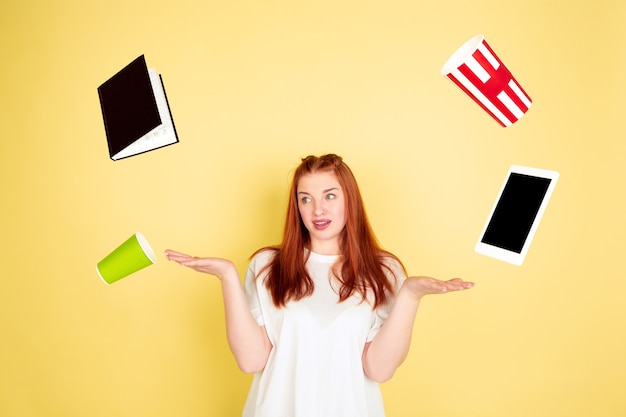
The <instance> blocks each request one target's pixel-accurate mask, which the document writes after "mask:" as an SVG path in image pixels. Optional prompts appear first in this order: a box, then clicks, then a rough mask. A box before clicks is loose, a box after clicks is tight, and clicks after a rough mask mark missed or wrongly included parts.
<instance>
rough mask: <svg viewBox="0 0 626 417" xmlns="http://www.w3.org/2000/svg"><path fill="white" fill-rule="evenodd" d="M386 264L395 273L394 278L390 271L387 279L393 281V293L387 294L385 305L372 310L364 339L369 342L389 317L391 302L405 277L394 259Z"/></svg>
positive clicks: (392, 302) (393, 300) (394, 299)
mask: <svg viewBox="0 0 626 417" xmlns="http://www.w3.org/2000/svg"><path fill="white" fill-rule="evenodd" d="M387 264H388V265H389V267H390V268H391V270H392V271H393V273H394V274H395V278H394V277H393V276H392V275H391V273H389V279H390V280H392V282H394V283H395V288H394V291H393V294H389V295H388V298H387V303H385V305H382V306H380V307H378V308H377V309H376V310H374V313H373V319H372V327H371V328H370V331H369V333H368V334H367V339H366V341H367V342H371V341H372V340H373V339H374V337H375V336H376V335H377V334H378V332H379V331H380V328H381V327H382V326H383V324H384V323H385V321H386V320H387V317H389V313H390V312H391V308H392V307H393V304H394V302H395V301H396V295H397V294H398V291H400V287H401V286H402V283H403V282H404V280H405V279H406V276H405V274H404V270H403V269H402V266H400V264H399V263H398V262H397V261H396V260H390V261H389V262H388V263H387Z"/></svg>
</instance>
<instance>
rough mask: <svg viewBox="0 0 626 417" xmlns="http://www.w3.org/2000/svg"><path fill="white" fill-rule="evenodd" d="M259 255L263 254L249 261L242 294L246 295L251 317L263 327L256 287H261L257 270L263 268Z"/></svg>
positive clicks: (263, 321) (263, 322) (261, 310)
mask: <svg viewBox="0 0 626 417" xmlns="http://www.w3.org/2000/svg"><path fill="white" fill-rule="evenodd" d="M261 255H263V254H259V255H257V256H255V257H254V258H253V259H252V261H250V265H248V270H247V271H246V277H245V279H244V292H245V293H246V298H247V300H248V307H249V308H250V312H251V313H252V317H254V319H255V320H256V322H257V323H258V324H259V326H264V325H265V320H264V318H263V309H262V308H261V300H260V298H259V290H258V287H257V286H258V285H262V284H260V278H258V279H257V275H258V270H259V268H262V267H263V266H264V263H263V262H259V258H260V257H261Z"/></svg>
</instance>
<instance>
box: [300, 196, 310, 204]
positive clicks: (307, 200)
mask: <svg viewBox="0 0 626 417" xmlns="http://www.w3.org/2000/svg"><path fill="white" fill-rule="evenodd" d="M300 202H301V203H302V204H306V203H310V202H311V197H302V198H301V199H300Z"/></svg>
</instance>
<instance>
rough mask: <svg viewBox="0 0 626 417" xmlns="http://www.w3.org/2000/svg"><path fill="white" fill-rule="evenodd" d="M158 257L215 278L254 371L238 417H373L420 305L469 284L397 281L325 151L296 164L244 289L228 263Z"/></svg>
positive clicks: (379, 412)
mask: <svg viewBox="0 0 626 417" xmlns="http://www.w3.org/2000/svg"><path fill="white" fill-rule="evenodd" d="M166 255H167V257H168V259H170V260H172V261H175V262H178V263H179V264H181V265H184V266H187V267H189V268H192V269H194V270H196V271H198V272H203V273H207V274H211V275H215V276H217V277H218V278H219V279H220V280H221V284H222V293H223V298H224V308H225V314H226V333H227V338H228V343H229V345H230V348H231V350H232V352H233V354H234V356H235V359H236V361H237V364H238V365H239V367H240V368H241V369H242V370H243V371H244V372H248V373H255V376H254V380H253V383H252V387H251V389H250V393H249V395H248V399H247V402H246V405H245V407H244V411H243V415H244V417H252V416H254V417H266V416H267V417H303V416H306V417H324V416H328V417H331V416H332V417H339V416H341V417H349V416H354V417H365V416H376V417H382V416H384V408H383V401H382V398H381V394H380V390H379V387H378V383H379V382H383V381H386V380H388V379H389V378H391V376H392V375H393V374H394V372H395V370H396V368H397V367H398V366H399V365H400V364H401V363H402V361H403V360H404V359H405V357H406V355H407V353H408V350H409V344H410V341H411V333H412V329H413V323H414V318H415V314H416V312H417V308H418V306H419V303H420V299H421V298H422V297H423V296H424V295H427V294H439V293H445V292H449V291H457V290H463V289H466V288H471V287H472V286H473V283H471V282H465V281H463V280H461V279H458V278H455V279H451V280H449V281H440V280H437V279H434V278H430V277H423V276H414V277H408V278H406V271H405V269H404V266H403V265H402V263H401V262H400V260H399V259H398V258H396V256H394V255H393V254H392V253H390V252H388V251H385V250H383V249H382V248H381V247H380V246H379V245H378V243H377V241H376V238H375V236H374V233H373V232H372V229H371V227H370V224H369V221H368V219H367V216H366V213H365V209H364V205H363V201H362V198H361V194H360V192H359V188H358V185H357V182H356V180H355V178H354V175H353V174H352V172H351V170H350V168H349V167H348V166H347V165H346V163H345V162H343V160H342V158H341V157H339V156H337V155H333V154H329V155H323V156H320V157H316V156H308V157H306V158H304V159H303V160H302V163H301V164H300V165H299V166H298V168H297V169H296V171H295V173H294V176H293V181H292V184H291V193H290V196H289V203H288V208H287V218H286V222H285V228H284V234H283V241H282V243H281V244H280V245H277V246H270V247H266V248H262V249H259V250H258V251H256V252H255V253H254V254H253V256H252V258H251V262H250V265H249V267H248V271H247V274H246V277H245V280H244V285H243V287H242V285H241V281H240V279H239V275H238V274H237V270H236V268H235V266H234V264H233V263H232V262H231V261H229V260H226V259H220V258H198V257H192V256H189V255H185V254H182V253H180V252H175V251H171V250H168V251H166Z"/></svg>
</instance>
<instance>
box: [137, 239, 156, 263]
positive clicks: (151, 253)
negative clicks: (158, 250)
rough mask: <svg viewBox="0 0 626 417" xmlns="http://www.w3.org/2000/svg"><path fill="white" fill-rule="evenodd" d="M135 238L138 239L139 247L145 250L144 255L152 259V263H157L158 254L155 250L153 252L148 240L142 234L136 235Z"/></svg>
mask: <svg viewBox="0 0 626 417" xmlns="http://www.w3.org/2000/svg"><path fill="white" fill-rule="evenodd" d="M135 237H136V238H137V242H139V246H141V250H143V253H145V254H146V256H147V257H148V259H150V262H152V263H156V261H157V259H156V254H155V253H154V250H152V247H151V246H150V244H149V243H148V240H147V239H146V238H145V237H144V235H142V234H141V233H140V232H137V233H135Z"/></svg>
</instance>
